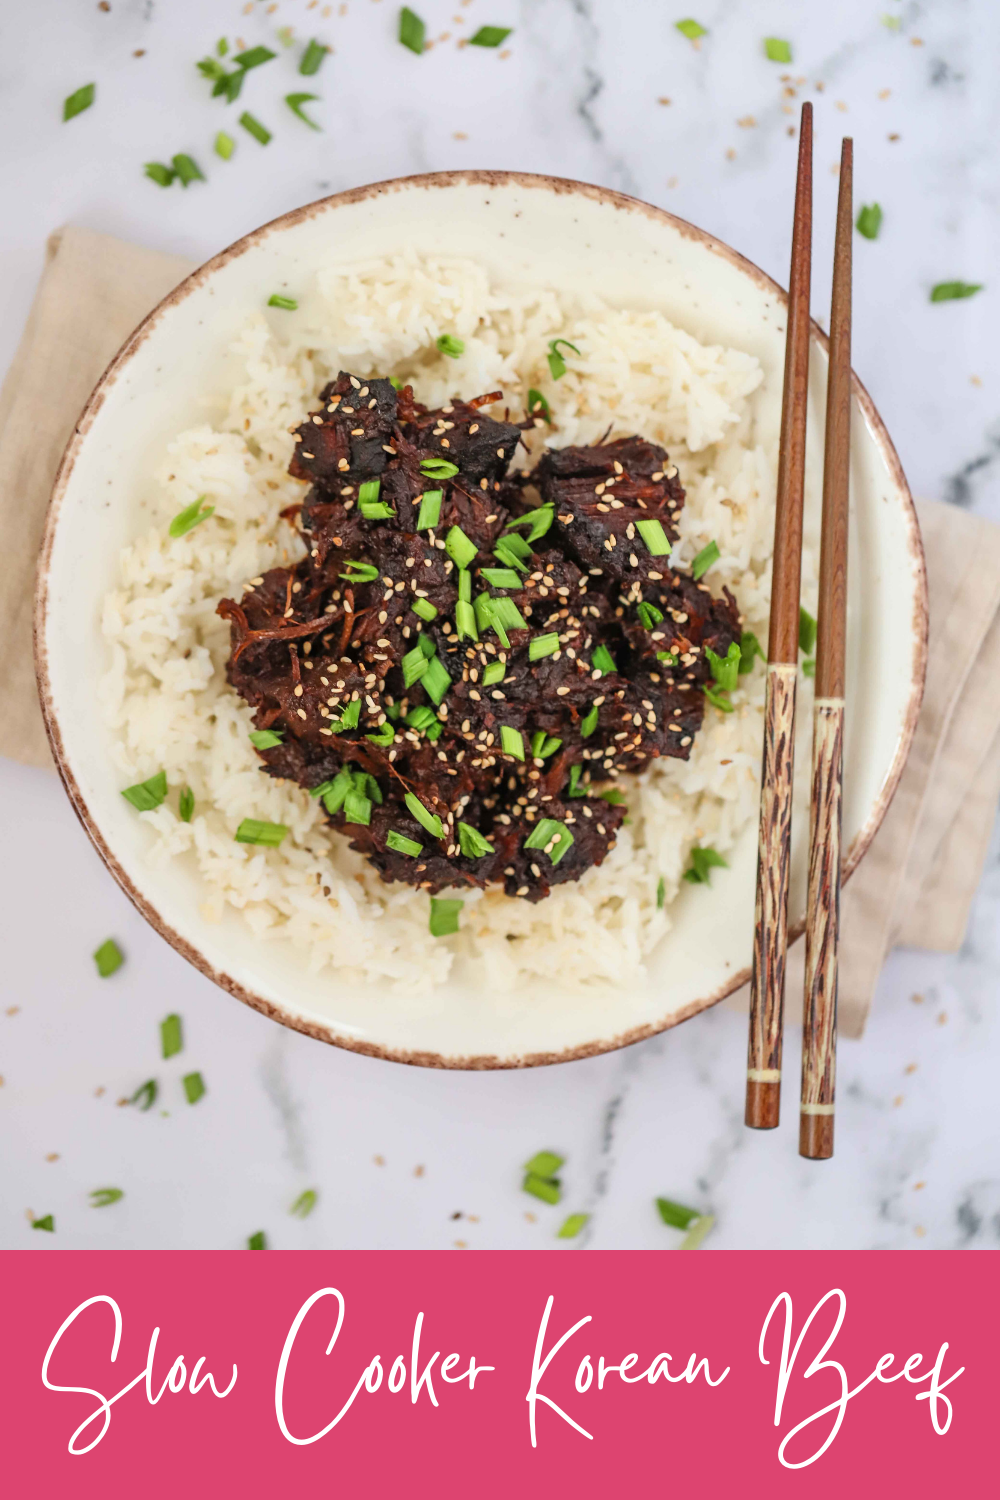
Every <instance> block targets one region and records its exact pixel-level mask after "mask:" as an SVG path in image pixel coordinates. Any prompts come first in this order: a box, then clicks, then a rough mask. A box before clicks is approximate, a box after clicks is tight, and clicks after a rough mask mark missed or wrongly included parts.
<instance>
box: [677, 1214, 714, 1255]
mask: <svg viewBox="0 0 1000 1500" xmlns="http://www.w3.org/2000/svg"><path fill="white" fill-rule="evenodd" d="M714 1225H715V1215H714V1214H699V1215H698V1217H697V1218H696V1219H695V1221H694V1223H693V1224H692V1225H691V1228H690V1229H689V1230H688V1232H687V1234H686V1235H685V1236H684V1238H683V1239H682V1240H681V1242H680V1244H679V1245H678V1246H677V1248H678V1250H700V1249H701V1245H702V1241H703V1240H704V1239H705V1237H706V1235H707V1234H708V1233H709V1231H710V1230H711V1229H712V1228H713V1227H714Z"/></svg>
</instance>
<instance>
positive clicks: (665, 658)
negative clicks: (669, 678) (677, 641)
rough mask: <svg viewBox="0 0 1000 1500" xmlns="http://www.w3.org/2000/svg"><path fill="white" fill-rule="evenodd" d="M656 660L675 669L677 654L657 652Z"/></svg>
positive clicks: (673, 652)
mask: <svg viewBox="0 0 1000 1500" xmlns="http://www.w3.org/2000/svg"><path fill="white" fill-rule="evenodd" d="M656 660H657V661H662V662H663V663H664V665H665V666H668V667H676V665H677V653H676V652H675V651H657V653H656Z"/></svg>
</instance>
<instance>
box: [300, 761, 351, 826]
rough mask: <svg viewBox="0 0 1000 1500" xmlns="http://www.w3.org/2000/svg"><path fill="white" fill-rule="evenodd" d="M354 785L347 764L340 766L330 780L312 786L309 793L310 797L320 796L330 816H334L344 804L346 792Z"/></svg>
mask: <svg viewBox="0 0 1000 1500" xmlns="http://www.w3.org/2000/svg"><path fill="white" fill-rule="evenodd" d="M353 785H354V781H353V777H352V776H351V771H350V768H349V767H348V766H342V767H341V769H340V770H339V771H338V772H337V774H336V776H335V777H334V778H333V780H332V781H324V782H323V783H322V785H321V786H317V787H314V788H313V790H312V791H311V792H310V793H309V795H310V797H322V799H323V806H324V807H325V808H326V810H327V812H328V813H329V814H330V816H331V817H334V816H335V815H336V814H337V813H338V812H339V811H340V809H341V808H342V807H343V805H344V801H345V799H346V797H347V794H348V792H349V791H350V790H351V787H352V786H353Z"/></svg>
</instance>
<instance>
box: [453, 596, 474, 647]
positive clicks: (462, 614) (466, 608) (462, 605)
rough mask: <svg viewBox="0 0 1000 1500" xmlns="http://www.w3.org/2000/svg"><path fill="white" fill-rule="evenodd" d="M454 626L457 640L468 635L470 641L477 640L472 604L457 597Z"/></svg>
mask: <svg viewBox="0 0 1000 1500" xmlns="http://www.w3.org/2000/svg"><path fill="white" fill-rule="evenodd" d="M455 628H456V631H457V633H458V638H459V640H463V639H464V638H465V637H466V636H468V638H469V640H470V641H478V639H479V631H478V629H477V628H476V612H475V610H474V609H473V607H472V605H471V604H469V603H467V602H466V600H464V599H459V601H458V603H457V604H456V605H455Z"/></svg>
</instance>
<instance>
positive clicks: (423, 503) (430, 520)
mask: <svg viewBox="0 0 1000 1500" xmlns="http://www.w3.org/2000/svg"><path fill="white" fill-rule="evenodd" d="M440 519H441V491H440V490H424V493H423V494H422V495H421V497H420V514H419V516H418V517H417V530H418V531H429V530H430V528H431V527H432V526H436V525H437V523H438V521H439V520H440Z"/></svg>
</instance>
